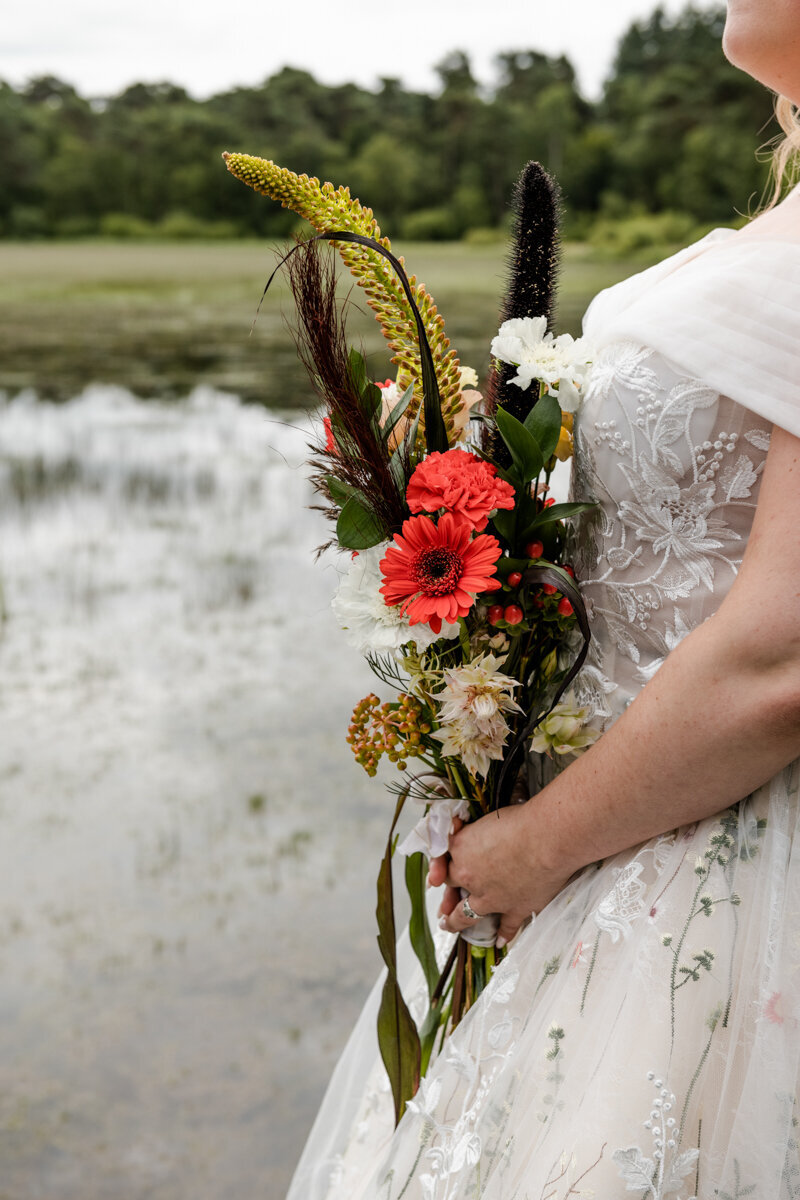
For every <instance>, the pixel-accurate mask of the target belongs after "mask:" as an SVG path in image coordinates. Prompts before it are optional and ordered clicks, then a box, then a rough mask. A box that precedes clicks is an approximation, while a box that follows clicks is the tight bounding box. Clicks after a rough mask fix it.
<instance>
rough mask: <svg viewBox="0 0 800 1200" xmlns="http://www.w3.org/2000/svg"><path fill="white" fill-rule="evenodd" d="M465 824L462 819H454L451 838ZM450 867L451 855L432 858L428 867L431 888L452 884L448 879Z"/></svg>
mask: <svg viewBox="0 0 800 1200" xmlns="http://www.w3.org/2000/svg"><path fill="white" fill-rule="evenodd" d="M463 824H464V822H463V821H462V820H461V818H460V817H453V824H452V827H451V830H450V834H451V836H452V835H453V834H454V833H458V831H459V829H461V827H462V826H463ZM449 866H450V855H449V854H440V855H438V856H437V857H436V858H432V859H431V862H430V866H429V867H428V882H429V883H430V885H431V887H441V886H442V884H443V883H450V880H449V879H448V878H447V871H448V868H449Z"/></svg>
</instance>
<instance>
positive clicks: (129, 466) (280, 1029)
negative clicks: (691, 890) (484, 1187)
mask: <svg viewBox="0 0 800 1200" xmlns="http://www.w3.org/2000/svg"><path fill="white" fill-rule="evenodd" d="M294 420H295V423H285V422H283V421H282V420H281V419H280V417H278V416H276V415H275V414H270V413H268V412H266V411H264V410H263V409H260V408H256V407H247V406H244V405H242V404H240V403H239V402H238V401H237V400H236V399H234V398H231V397H230V396H225V395H222V394H220V393H215V392H211V391H196V392H194V393H193V394H192V395H191V396H190V397H189V398H188V399H186V400H185V401H183V402H182V403H176V404H174V405H167V404H162V403H157V402H152V401H150V402H148V403H146V404H144V403H142V402H140V401H137V400H136V399H135V398H134V397H132V396H131V395H130V394H128V393H126V392H124V391H118V390H113V389H110V388H103V387H96V388H92V389H89V390H87V391H86V392H84V393H83V394H82V395H81V396H79V397H78V398H76V399H75V400H73V401H71V402H70V403H68V404H65V405H59V406H54V405H50V404H46V403H43V402H39V401H38V400H37V399H36V398H35V396H33V395H27V394H22V395H20V396H18V397H16V398H14V399H5V400H3V401H2V402H0V579H1V580H2V586H3V592H4V607H5V622H4V624H3V625H2V628H0V679H1V680H2V684H1V685H0V822H2V830H3V837H2V839H0V954H2V962H3V984H2V987H0V1017H1V1018H2V1019H0V1061H1V1062H2V1064H3V1088H2V1091H0V1162H2V1165H3V1170H2V1175H0V1200H67V1198H69V1200H72V1198H74V1200H78V1198H80V1200H101V1198H102V1200H105V1198H106V1197H108V1198H111V1197H113V1198H114V1200H139V1198H144V1197H157V1198H158V1200H178V1198H180V1200H187V1198H188V1197H198V1198H202V1200H222V1198H225V1200H256V1198H257V1197H258V1198H266V1200H272V1198H273V1197H274V1198H275V1200H280V1198H281V1197H282V1195H283V1191H284V1187H285V1185H286V1183H287V1181H288V1177H289V1174H290V1172H291V1168H292V1164H293V1162H294V1160H295V1158H296V1156H297V1154H298V1153H299V1151H300V1149H301V1146H302V1142H303V1139H304V1136H305V1133H306V1130H307V1127H308V1125H309V1123H310V1121H311V1119H312V1117H313V1113H314V1110H315V1107H316V1104H317V1102H318V1099H319V1097H320V1095H321V1092H322V1089H323V1087H324V1084H325V1080H326V1078H327V1075H328V1073H329V1070H330V1067H331V1065H332V1063H333V1061H334V1059H335V1056H336V1054H337V1051H338V1049H339V1047H340V1045H341V1044H342V1042H343V1040H344V1038H345V1036H346V1033H347V1030H348V1028H349V1025H350V1023H351V1021H352V1019H353V1016H354V1015H355V1013H356V1011H357V1009H358V1007H359V1005H360V1003H361V1000H362V998H363V996H364V994H365V992H366V990H367V988H368V986H369V984H370V982H371V981H372V979H373V977H374V975H375V973H376V971H377V969H378V952H377V948H376V946H375V942H374V927H373V926H374V916H373V909H374V900H373V878H374V875H375V873H376V871H377V866H378V861H379V858H380V854H381V851H382V845H383V838H384V836H385V831H386V827H387V821H388V812H389V797H387V795H386V794H385V793H384V791H383V789H382V788H381V787H380V786H378V785H377V784H376V783H375V782H374V781H370V780H368V779H367V778H366V776H364V775H363V773H362V772H361V771H360V769H359V768H357V767H356V766H355V765H354V763H353V760H352V756H351V753H350V750H349V748H348V747H347V745H346V744H345V742H344V730H345V727H346V725H347V721H348V716H349V712H350V710H351V707H352V705H353V703H354V702H355V701H356V700H357V699H359V698H360V697H361V696H362V695H363V694H364V692H365V691H367V690H369V689H370V688H371V687H372V686H373V680H372V677H371V676H370V674H369V672H368V670H367V668H366V666H365V665H364V664H363V663H361V661H360V660H359V658H358V656H357V655H356V654H355V652H354V651H352V650H351V649H350V648H349V647H348V646H347V645H346V644H345V642H344V638H343V635H342V634H341V632H340V631H339V630H338V629H337V627H336V624H335V621H334V619H333V615H332V613H331V611H330V608H329V600H330V596H331V594H332V591H333V589H334V587H335V584H336V580H337V574H336V568H335V563H334V561H333V560H327V561H326V560H323V561H322V562H319V563H315V562H314V561H313V553H312V552H313V549H314V547H315V546H316V545H318V544H319V543H320V542H321V541H322V540H324V538H325V536H326V527H325V525H324V523H323V521H322V518H321V517H320V516H319V514H317V513H313V512H311V511H309V509H308V507H307V506H308V504H309V502H311V499H312V495H311V491H310V487H309V484H308V482H307V479H306V475H305V472H304V469H303V466H302V463H303V460H304V457H305V442H306V438H307V435H308V426H307V425H305V426H304V425H303V423H302V422H300V423H298V422H297V420H296V418H295V419H294Z"/></svg>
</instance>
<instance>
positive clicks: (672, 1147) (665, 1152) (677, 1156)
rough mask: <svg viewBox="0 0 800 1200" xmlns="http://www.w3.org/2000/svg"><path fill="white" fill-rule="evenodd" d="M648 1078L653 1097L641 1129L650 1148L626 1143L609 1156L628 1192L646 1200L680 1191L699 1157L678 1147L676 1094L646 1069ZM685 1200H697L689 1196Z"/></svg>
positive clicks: (662, 1199)
mask: <svg viewBox="0 0 800 1200" xmlns="http://www.w3.org/2000/svg"><path fill="white" fill-rule="evenodd" d="M647 1078H648V1079H649V1080H650V1082H651V1083H652V1084H653V1088H654V1091H655V1096H654V1097H653V1103H652V1108H651V1110H650V1115H649V1117H648V1119H647V1120H646V1121H645V1122H644V1128H645V1129H646V1130H648V1131H649V1133H650V1135H651V1139H652V1148H650V1147H648V1150H649V1155H648V1153H647V1151H643V1150H642V1149H641V1147H640V1146H628V1147H627V1148H626V1149H624V1150H615V1151H614V1153H613V1154H612V1155H611V1158H612V1160H613V1161H614V1162H615V1163H616V1164H617V1168H618V1170H619V1173H620V1176H621V1178H622V1179H623V1180H624V1182H625V1185H626V1188H625V1190H626V1191H628V1192H639V1193H640V1195H641V1196H642V1197H643V1198H645V1197H646V1200H667V1197H668V1196H676V1197H677V1196H678V1195H679V1193H680V1192H682V1191H683V1189H684V1187H685V1184H686V1178H687V1176H688V1175H690V1174H692V1172H693V1170H694V1168H695V1167H696V1164H697V1160H698V1158H699V1157H700V1151H699V1150H698V1149H691V1150H681V1149H680V1131H679V1128H678V1121H677V1118H676V1116H675V1104H676V1101H675V1096H674V1094H673V1093H672V1092H671V1091H670V1090H669V1088H668V1087H665V1085H664V1081H663V1080H662V1079H659V1078H657V1077H656V1073H655V1071H648V1073H647ZM687 1200H697V1197H696V1196H690V1197H688V1198H687Z"/></svg>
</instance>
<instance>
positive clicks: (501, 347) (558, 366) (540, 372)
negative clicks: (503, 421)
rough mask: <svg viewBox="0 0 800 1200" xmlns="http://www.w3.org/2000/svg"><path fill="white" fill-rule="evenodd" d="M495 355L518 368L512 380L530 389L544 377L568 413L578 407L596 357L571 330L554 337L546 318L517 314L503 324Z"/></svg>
mask: <svg viewBox="0 0 800 1200" xmlns="http://www.w3.org/2000/svg"><path fill="white" fill-rule="evenodd" d="M492 355H493V356H494V357H495V358H499V359H500V361H501V362H506V363H511V365H512V366H515V367H517V374H516V375H514V376H513V378H512V379H511V383H516V384H517V386H518V387H521V388H527V387H530V385H531V383H532V382H533V381H534V380H535V379H541V380H543V381H544V382H545V383H546V384H547V385H548V387H549V389H550V391H551V392H552V393H553V395H554V396H555V397H556V398H557V400H558V403H559V404H560V405H561V408H562V409H563V410H564V412H575V411H576V410H577V408H578V405H579V404H580V401H581V398H582V397H581V392H582V391H583V389H584V385H585V383H586V380H587V377H588V374H589V369H590V367H591V359H592V351H591V350H590V348H589V344H588V342H587V341H586V339H585V338H578V339H577V340H576V339H575V338H573V337H572V335H571V334H569V333H562V334H560V335H559V336H558V337H553V335H552V333H548V332H547V318H546V317H514V318H513V319H512V320H510V321H504V322H503V324H502V325H501V326H500V331H499V333H498V334H497V336H496V337H495V338H494V339H493V341H492Z"/></svg>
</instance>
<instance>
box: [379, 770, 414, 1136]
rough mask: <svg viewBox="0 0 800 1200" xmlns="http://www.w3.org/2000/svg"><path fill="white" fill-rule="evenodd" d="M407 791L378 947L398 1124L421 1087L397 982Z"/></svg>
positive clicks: (383, 1026)
mask: <svg viewBox="0 0 800 1200" xmlns="http://www.w3.org/2000/svg"><path fill="white" fill-rule="evenodd" d="M405 798H406V793H405V792H404V793H403V794H402V795H401V796H400V798H399V799H398V801H397V807H396V808H395V813H394V820H393V821H392V827H391V829H390V830H389V836H388V838H387V842H386V850H385V852H384V856H383V861H382V863H381V869H380V872H379V874H378V904H377V908H376V910H375V915H376V917H377V918H378V946H379V948H380V952H381V956H382V957H383V961H384V962H385V963H386V970H387V976H386V982H385V983H384V985H383V993H382V995H381V1003H380V1008H379V1010H378V1046H379V1048H380V1052H381V1058H382V1059H383V1064H384V1066H385V1067H386V1073H387V1075H388V1076H389V1083H390V1085H391V1088H392V1097H393V1099H394V1111H395V1119H396V1122H398V1123H399V1121H400V1118H401V1117H402V1115H403V1112H404V1111H405V1106H406V1101H407V1100H410V1099H411V1097H412V1096H413V1095H414V1094H415V1092H416V1090H417V1088H418V1087H419V1079H420V1061H421V1047H420V1041H419V1034H418V1033H417V1027H416V1025H415V1024H414V1021H413V1019H412V1017H411V1014H410V1012H409V1011H408V1006H407V1004H406V1002H405V1001H404V999H403V995H402V992H401V991H400V985H399V983H398V979H397V930H396V927H395V920H394V891H393V887H392V845H393V837H394V831H395V827H396V826H397V822H398V820H399V817H400V813H401V812H402V809H403V804H404V803H405Z"/></svg>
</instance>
